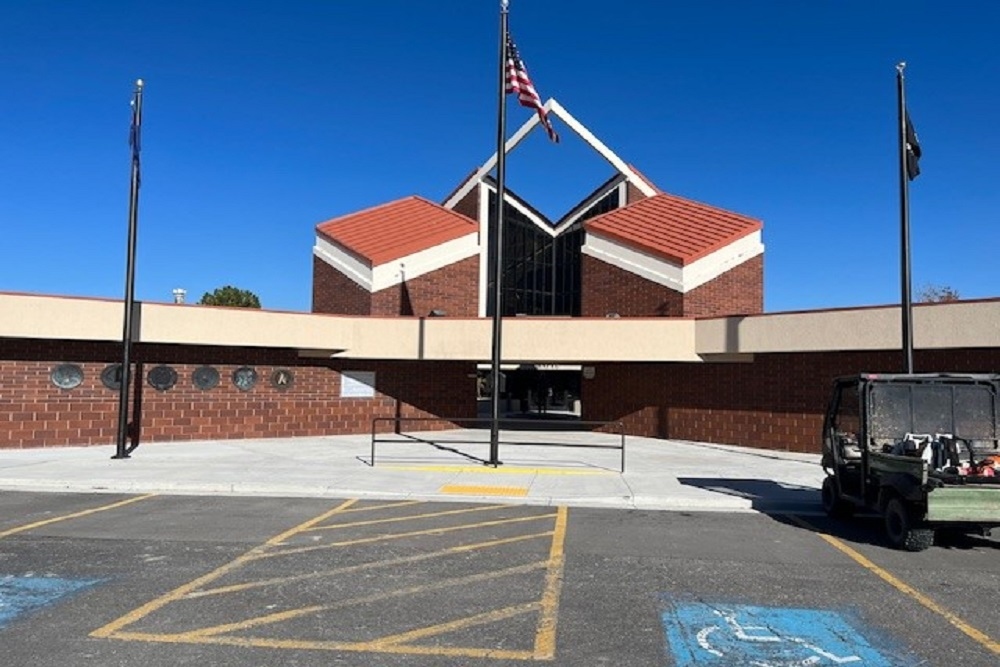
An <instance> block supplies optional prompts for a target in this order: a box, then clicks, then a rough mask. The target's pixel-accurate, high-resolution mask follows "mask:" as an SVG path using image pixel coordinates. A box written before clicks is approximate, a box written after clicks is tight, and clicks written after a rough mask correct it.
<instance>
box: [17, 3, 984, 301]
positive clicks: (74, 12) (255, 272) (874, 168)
mask: <svg viewBox="0 0 1000 667" xmlns="http://www.w3.org/2000/svg"><path fill="white" fill-rule="evenodd" d="M498 11H499V2H498V0H425V1H423V2H414V1H412V0H405V1H404V0H365V1H364V2H357V1H347V0H327V1H320V0H310V1H306V0H289V1H288V2H282V3H279V2H274V1H273V0H251V1H246V0H244V1H241V2H234V1H226V2H223V1H221V0H218V1H213V0H200V1H197V2H196V1H193V0H172V1H171V2H135V1H134V2H118V1H111V0H105V1H102V2H68V1H65V0H64V1H59V2H55V1H52V0H32V1H30V2H29V1H27V0H25V1H21V2H17V1H14V2H7V3H5V5H4V11H3V14H4V16H3V20H2V21H0V132H2V142H0V146H2V147H0V291H15V292H37V293H46V294H67V295H81V296H94V297H110V298H121V297H122V295H123V292H124V282H125V254H126V231H127V218H128V186H129V148H128V143H127V136H128V126H129V117H130V116H129V114H130V112H129V99H130V97H131V93H132V88H133V82H134V81H135V79H137V78H140V77H141V78H143V79H144V80H145V81H146V88H145V98H144V99H145V101H144V123H143V144H142V146H143V152H142V169H143V171H142V176H143V181H142V183H143V187H142V190H141V197H140V210H139V218H140V228H139V243H138V258H137V265H136V271H137V273H136V276H137V277H136V297H137V298H139V299H143V300H148V301H169V300H170V299H171V290H172V289H173V288H175V287H183V288H185V289H187V290H188V293H189V296H188V298H189V301H192V302H193V301H196V300H197V299H198V298H200V296H201V295H202V294H203V293H204V292H206V291H210V290H212V289H215V288H216V287H220V286H222V285H225V284H232V285H236V286H237V287H241V288H245V289H250V290H252V291H254V292H255V293H257V294H258V295H259V296H260V298H261V301H262V302H263V305H264V307H265V308H274V309H282V310H308V309H309V307H310V289H311V270H312V268H311V267H312V244H313V239H314V228H315V225H316V224H317V223H319V222H322V221H324V220H327V219H329V218H332V217H335V216H338V215H342V214H345V213H350V212H353V211H356V210H359V209H362V208H365V207H368V206H372V205H375V204H379V203H383V202H386V201H390V200H392V199H396V198H399V197H403V196H407V195H411V194H419V195H422V196H424V197H427V198H429V199H431V200H435V201H440V200H442V199H443V198H444V197H445V196H446V195H447V194H448V193H449V192H450V191H451V190H452V189H453V188H454V187H455V185H456V184H457V183H458V182H459V181H461V180H462V179H463V178H464V177H465V176H466V175H467V174H468V173H469V172H470V171H471V170H473V169H474V168H476V167H477V166H479V165H480V164H481V163H482V162H483V161H484V160H485V159H486V158H487V157H489V155H490V154H491V153H492V152H493V150H494V148H495V141H496V139H495V137H496V121H497V118H496V108H497V97H496V94H497V73H496V71H497V63H496V59H497V35H498ZM511 29H512V33H513V35H514V38H515V40H516V42H517V44H518V46H519V48H520V51H521V54H522V56H523V57H524V59H525V62H526V63H527V66H528V69H529V71H530V73H531V75H532V78H533V79H534V81H535V83H536V85H537V87H538V89H539V92H540V93H541V95H542V97H543V99H547V98H548V97H554V98H556V99H558V100H559V102H560V103H561V104H562V105H563V106H564V107H565V108H566V109H567V110H568V111H569V112H570V113H572V114H573V115H574V116H575V117H576V118H577V119H578V120H579V121H580V122H582V123H583V124H584V125H585V126H586V127H588V128H589V129H590V130H591V131H592V132H593V133H594V134H595V135H597V136H598V137H599V138H601V139H602V140H603V141H604V142H605V143H606V144H607V145H608V146H609V147H610V148H611V149H612V150H614V151H615V152H616V153H617V154H618V155H619V156H621V157H622V158H623V159H624V160H625V161H626V162H629V163H631V164H633V165H635V166H636V167H637V168H638V169H639V170H640V171H642V172H643V173H644V174H645V175H646V176H648V177H649V178H650V179H651V180H652V181H653V182H655V183H656V184H657V185H658V186H659V187H660V188H662V189H664V190H666V191H667V192H671V193H674V194H678V195H681V196H684V197H689V198H692V199H696V200H699V201H703V202H706V203H709V204H713V205H717V206H721V207H723V208H727V209H730V210H733V211H737V212H740V213H744V214H747V215H751V216H754V217H757V218H760V219H761V220H763V222H764V243H765V245H766V248H767V250H766V254H765V258H766V259H765V308H766V309H767V310H768V311H779V310H797V309H810V308H826V307H845V306H855V305H870V304H885V303H896V302H898V300H899V298H900V287H899V189H898V176H897V160H898V158H897V149H896V141H897V135H896V92H895V68H894V66H895V64H896V63H897V62H898V61H900V60H905V61H907V62H908V64H909V67H908V68H907V97H908V101H909V104H908V106H909V109H910V114H911V117H912V119H913V124H914V126H915V127H916V129H917V131H918V133H919V137H920V143H921V145H922V147H923V150H924V157H923V159H922V161H921V169H922V171H923V173H922V175H921V176H920V177H919V178H918V179H917V180H916V181H914V182H913V183H912V185H911V188H910V193H911V224H912V246H913V286H914V291H915V292H916V291H918V290H919V288H921V287H922V286H923V285H926V284H936V285H947V286H951V287H953V288H955V289H957V290H958V291H959V292H960V294H961V295H962V297H963V298H984V297H996V296H1000V187H998V179H1000V166H998V165H1000V159H998V157H997V156H998V155H1000V129H998V128H1000V4H998V3H995V2H990V1H987V0H980V1H962V0H956V2H952V3H944V2H940V1H939V0H935V1H931V0H916V1H910V2H898V1H896V0H878V2H873V1H872V0H809V1H805V0H802V1H793V0H781V1H779V0H758V1H756V2H746V0H739V1H737V0H720V1H716V2H708V1H706V2H665V1H663V0H630V1H629V2H619V3H608V2H597V1H596V0H545V1H544V2H543V1H539V0H534V1H532V0H512V2H511ZM529 113H530V112H529V111H528V110H527V109H523V108H521V107H518V106H517V105H516V104H515V103H513V99H511V100H510V104H508V128H509V129H510V131H513V130H514V129H516V128H517V127H518V126H519V125H520V124H521V122H523V120H525V119H526V118H527V117H528V114H529ZM556 123H557V129H558V130H559V131H560V132H561V134H562V135H563V139H564V141H563V143H562V144H560V145H558V146H554V145H551V144H549V143H548V142H547V140H546V139H545V138H544V134H543V133H541V132H540V131H537V132H535V133H533V135H532V136H531V137H530V138H529V140H527V141H526V142H525V143H524V144H522V145H521V146H520V147H519V148H518V149H517V150H516V151H515V152H514V153H513V154H512V155H511V156H510V158H509V160H508V180H507V183H508V186H509V187H511V188H512V189H513V190H515V191H516V192H518V193H519V194H521V195H523V196H525V197H527V198H528V199H529V200H530V201H532V202H535V203H536V204H537V206H538V207H539V208H540V209H541V210H542V211H543V212H545V213H546V214H548V215H550V216H551V217H554V218H556V217H559V216H560V215H561V214H562V213H563V212H565V210H566V209H567V208H568V207H570V206H571V205H572V204H573V203H575V202H576V201H577V200H578V199H580V198H581V197H582V196H583V195H585V194H587V193H589V192H590V190H591V189H593V188H594V187H596V186H597V185H599V184H600V183H601V182H602V181H603V180H604V179H605V178H607V177H608V176H610V175H611V174H612V173H613V172H612V170H611V167H610V166H609V165H607V164H606V163H605V162H604V161H603V160H602V159H601V158H600V157H599V156H598V155H597V154H596V153H594V152H592V151H591V150H590V149H589V148H588V147H587V146H586V145H585V144H584V143H583V142H582V141H581V140H579V139H578V138H576V137H575V135H573V134H572V132H571V131H570V130H569V128H567V127H565V126H562V125H561V124H560V123H558V121H556Z"/></svg>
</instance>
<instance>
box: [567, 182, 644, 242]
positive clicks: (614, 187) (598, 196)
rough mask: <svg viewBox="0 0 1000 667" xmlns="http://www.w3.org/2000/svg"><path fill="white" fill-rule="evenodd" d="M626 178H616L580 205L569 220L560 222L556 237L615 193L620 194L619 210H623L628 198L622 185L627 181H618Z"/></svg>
mask: <svg viewBox="0 0 1000 667" xmlns="http://www.w3.org/2000/svg"><path fill="white" fill-rule="evenodd" d="M624 177H625V176H624V174H620V175H619V176H616V177H615V180H614V181H612V183H611V185H610V186H609V187H607V188H604V189H602V190H597V191H596V192H594V193H593V194H592V195H591V196H590V197H588V198H587V199H586V200H584V201H583V202H581V203H580V204H578V205H577V207H576V210H575V211H574V212H573V215H571V216H569V217H568V218H564V219H563V220H562V222H560V223H559V224H558V225H556V226H555V228H554V231H555V234H554V235H555V236H558V235H559V234H561V233H562V232H563V230H565V229H567V228H568V227H571V226H572V225H573V223H575V222H576V221H577V220H579V219H580V217H581V216H583V215H584V214H586V213H588V212H589V211H590V209H591V208H593V207H594V205H595V204H597V202H599V201H601V200H602V199H604V198H605V197H607V196H609V195H610V194H611V193H613V192H616V193H617V194H618V208H622V207H623V206H625V199H626V197H627V196H628V195H627V194H626V193H625V192H623V191H622V184H623V183H624V182H625V181H624V180H618V179H624Z"/></svg>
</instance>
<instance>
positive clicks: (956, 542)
mask: <svg viewBox="0 0 1000 667" xmlns="http://www.w3.org/2000/svg"><path fill="white" fill-rule="evenodd" d="M770 517H771V519H773V520H775V521H777V522H778V523H783V524H785V525H786V526H793V527H795V528H799V529H802V530H808V531H810V532H813V533H822V534H824V535H829V536H830V537H835V538H837V539H838V540H840V541H842V542H845V543H847V544H853V545H858V544H868V545H872V546H877V547H884V548H886V549H891V548H892V547H891V546H890V545H889V542H888V540H887V538H886V536H885V528H884V526H883V523H882V518H881V517H880V516H878V515H875V514H870V513H863V514H856V515H854V516H852V517H846V518H838V519H834V518H831V517H828V516H826V515H825V514H821V515H818V516H809V517H806V518H805V519H801V518H799V517H794V516H789V515H787V514H781V513H771V514H770ZM998 538H1000V534H997V531H994V536H993V537H992V538H990V537H983V536H981V535H973V534H967V533H962V532H959V531H955V530H950V529H947V528H941V529H938V530H937V531H935V534H934V546H935V548H943V549H952V550H970V549H997V550H1000V540H998Z"/></svg>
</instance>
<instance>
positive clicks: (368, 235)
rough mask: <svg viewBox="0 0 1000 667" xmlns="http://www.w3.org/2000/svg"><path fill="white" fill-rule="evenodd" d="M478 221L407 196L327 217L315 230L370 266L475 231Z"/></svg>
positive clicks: (419, 198) (424, 200)
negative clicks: (328, 218) (329, 218)
mask: <svg viewBox="0 0 1000 667" xmlns="http://www.w3.org/2000/svg"><path fill="white" fill-rule="evenodd" d="M476 230H477V227H476V223H475V222H474V221H472V220H470V219H469V218H467V217H465V216H464V215H462V214H460V213H455V212H454V211H452V210H449V209H446V208H444V207H442V206H438V205H437V204H435V203H433V202H430V201H428V200H426V199H424V198H423V197H416V196H413V197H406V198H404V199H398V200H396V201H393V202H389V203H387V204H381V205H379V206H375V207H373V208H369V209H365V210H364V211H358V212H357V213H351V214H348V215H345V216H341V217H339V218H334V219H332V220H327V221H326V222H321V223H320V224H318V225H316V231H317V232H319V233H320V234H322V235H323V236H325V237H327V238H328V239H330V240H331V241H333V242H335V243H337V244H339V245H341V246H343V247H344V248H346V249H348V250H350V251H351V252H353V253H354V254H355V255H358V256H359V257H360V258H362V259H365V260H368V262H369V263H370V264H371V266H378V265H380V264H385V263H387V262H391V261H394V260H397V259H400V258H401V257H406V256H407V255H412V254H413V253H415V252H420V251H421V250H427V249H428V248H433V247H434V246H437V245H440V244H442V243H445V242H447V241H453V240H455V239H458V238H461V237H463V236H466V235H467V234H472V233H474V232H475V231H476Z"/></svg>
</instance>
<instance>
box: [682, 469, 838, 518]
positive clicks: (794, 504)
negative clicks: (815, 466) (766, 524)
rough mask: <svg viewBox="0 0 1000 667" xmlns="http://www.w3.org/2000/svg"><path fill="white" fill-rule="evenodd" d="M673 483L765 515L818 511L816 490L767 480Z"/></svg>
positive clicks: (690, 479)
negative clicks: (739, 500) (727, 498)
mask: <svg viewBox="0 0 1000 667" xmlns="http://www.w3.org/2000/svg"><path fill="white" fill-rule="evenodd" d="M677 481H678V482H680V483H681V484H684V485H686V486H694V487H697V488H699V489H705V490H706V491H712V492H714V493H722V494H725V495H727V496H735V497H737V498H745V499H747V500H749V501H750V506H751V507H752V508H753V509H755V510H757V511H759V512H764V513H767V514H771V513H779V512H796V511H803V510H806V511H810V512H812V511H816V510H818V509H820V508H821V507H822V506H821V505H820V498H819V490H818V489H814V488H811V487H807V486H797V485H791V484H779V483H778V482H775V481H774V480H770V479H739V478H725V477H678V478H677Z"/></svg>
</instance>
